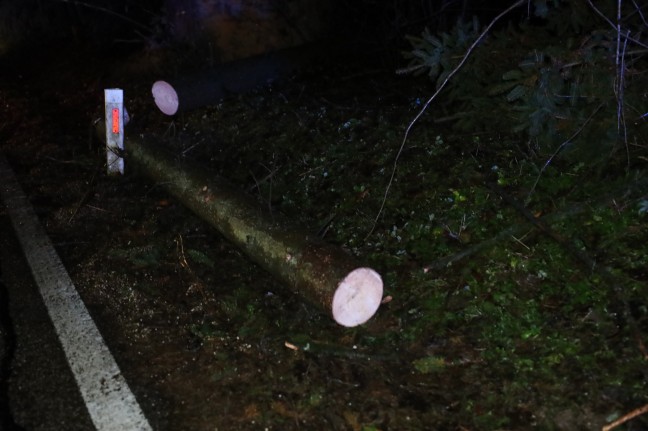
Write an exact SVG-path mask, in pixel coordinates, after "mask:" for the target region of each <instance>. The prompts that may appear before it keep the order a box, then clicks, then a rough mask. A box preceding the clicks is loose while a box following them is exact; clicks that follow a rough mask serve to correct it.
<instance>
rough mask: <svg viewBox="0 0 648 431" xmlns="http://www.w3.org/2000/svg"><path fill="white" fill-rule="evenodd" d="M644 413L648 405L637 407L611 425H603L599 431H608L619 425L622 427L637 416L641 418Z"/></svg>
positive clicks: (646, 411)
mask: <svg viewBox="0 0 648 431" xmlns="http://www.w3.org/2000/svg"><path fill="white" fill-rule="evenodd" d="M644 413H648V404H645V405H644V406H643V407H639V408H637V409H634V410H633V411H631V412H630V413H628V414H626V415H624V416H622V417H620V418H619V419H617V420H615V421H614V422H612V423H611V424H608V425H605V426H604V427H603V428H601V431H610V430H612V429H614V428H616V427H618V426H619V425H622V424H624V423H626V422H628V421H629V420H630V419H634V418H636V417H637V416H641V415H642V414H644Z"/></svg>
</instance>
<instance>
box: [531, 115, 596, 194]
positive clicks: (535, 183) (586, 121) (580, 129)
mask: <svg viewBox="0 0 648 431" xmlns="http://www.w3.org/2000/svg"><path fill="white" fill-rule="evenodd" d="M602 107H603V103H601V104H600V105H599V106H597V107H596V109H595V110H594V112H592V114H591V115H590V116H589V117H587V119H586V120H585V122H584V123H583V124H581V126H580V127H579V128H578V130H576V131H575V132H574V133H573V134H572V135H571V136H570V137H569V138H567V140H565V141H564V142H563V143H562V144H560V145H559V146H558V148H556V151H554V152H553V154H552V155H551V156H550V157H549V158H548V159H547V161H546V162H545V164H544V165H543V166H542V169H540V172H538V177H537V178H536V180H535V182H534V183H533V186H531V190H529V193H528V194H527V197H526V199H525V202H527V203H528V202H529V199H531V195H532V194H533V192H534V191H535V188H536V186H537V185H538V181H540V177H541V176H542V174H543V173H544V171H545V169H547V166H549V164H550V163H551V162H552V161H553V159H555V158H556V156H557V155H558V154H559V153H560V152H561V151H562V150H563V148H565V147H566V146H567V144H569V143H570V142H571V141H573V140H574V139H575V138H576V136H578V135H579V134H580V133H581V132H582V131H583V129H584V128H585V126H586V125H587V124H588V123H589V122H590V121H591V120H592V118H594V115H596V113H597V112H598V111H599V110H600V109H601V108H602Z"/></svg>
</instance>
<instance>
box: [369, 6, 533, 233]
mask: <svg viewBox="0 0 648 431" xmlns="http://www.w3.org/2000/svg"><path fill="white" fill-rule="evenodd" d="M527 1H528V0H518V1H516V2H515V3H513V4H512V5H511V6H509V7H508V9H506V10H505V11H504V12H502V13H500V14H499V15H497V16H496V17H495V18H493V20H492V21H491V22H490V24H488V26H487V27H486V28H485V29H484V31H482V32H481V34H480V35H479V36H478V37H477V39H475V41H474V42H473V43H472V45H470V47H469V48H468V50H467V51H466V53H465V54H464V56H463V58H462V59H461V61H460V62H459V64H457V66H455V68H454V69H452V70H451V71H450V73H448V75H447V76H446V77H445V79H444V80H443V82H442V83H441V85H439V87H438V88H437V90H436V91H435V92H434V94H432V96H430V98H429V99H428V100H427V101H426V102H425V104H424V105H423V107H422V108H421V110H420V111H419V112H418V114H416V116H415V117H414V119H412V121H410V123H409V125H408V126H407V129H406V130H405V135H404V136H403V141H402V142H401V145H400V148H399V149H398V152H397V153H396V158H395V159H394V165H393V167H392V172H391V176H390V178H389V182H388V183H387V187H386V188H385V194H384V196H383V200H382V202H381V204H380V209H379V210H378V214H376V218H375V219H374V222H373V225H372V226H371V229H370V230H369V233H368V234H367V236H366V237H365V239H367V238H369V236H370V235H371V234H372V233H373V231H374V229H375V228H376V225H377V224H378V219H380V215H381V214H382V211H383V209H384V208H385V203H386V202H387V195H388V194H389V189H390V188H391V185H392V183H393V182H394V177H395V175H396V167H397V166H398V160H399V158H400V155H401V153H402V152H403V148H405V143H406V142H407V138H408V136H409V133H410V130H412V127H414V124H416V123H417V122H418V120H419V118H421V116H422V115H423V113H424V112H425V111H426V110H427V108H428V106H430V103H432V101H433V100H434V99H436V98H437V96H438V95H439V93H441V90H443V89H444V88H445V86H446V84H447V83H448V81H450V79H452V78H453V77H454V76H455V75H456V74H457V72H459V70H460V69H461V68H462V67H463V65H464V64H465V63H466V61H467V60H468V58H469V57H470V55H471V54H472V52H473V51H474V49H475V48H476V47H477V45H478V44H479V43H480V42H481V41H482V39H484V37H485V36H486V35H487V34H488V32H489V31H490V29H491V28H492V27H493V25H495V23H496V22H497V21H499V20H500V19H501V18H502V17H503V16H504V15H506V14H508V13H509V12H511V11H512V10H513V9H515V8H517V7H519V6H521V5H523V4H524V3H525V2H527Z"/></svg>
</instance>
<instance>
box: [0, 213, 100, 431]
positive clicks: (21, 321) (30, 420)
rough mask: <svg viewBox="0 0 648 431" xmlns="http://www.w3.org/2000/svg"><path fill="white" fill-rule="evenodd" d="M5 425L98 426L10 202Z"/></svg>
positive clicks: (1, 335)
mask: <svg viewBox="0 0 648 431" xmlns="http://www.w3.org/2000/svg"><path fill="white" fill-rule="evenodd" d="M0 205H2V204H0ZM0 429H2V430H3V431H4V430H7V431H10V430H21V429H25V430H29V431H32V430H33V431H48V430H57V431H59V430H69V431H72V430H79V431H81V430H94V426H93V424H92V422H91V420H90V417H89V415H88V411H87V409H86V406H85V403H84V402H83V399H82V398H81V394H80V393H79V389H78V387H77V385H76V383H75V381H74V377H73V375H72V372H71V371H70V368H69V366H68V363H67V360H66V358H65V355H64V353H63V350H62V347H61V345H60V343H59V341H58V338H57V336H56V333H55V331H54V327H53V326H52V322H51V320H50V318H49V315H48V314H47V310H46V308H45V305H44V303H43V300H42V298H41V295H40V293H39V292H38V289H37V287H36V285H35V283H34V281H33V278H32V275H31V272H30V269H29V267H28V265H27V262H26V261H25V258H24V257H23V252H22V250H21V248H20V245H19V244H18V242H17V239H16V237H15V235H14V232H13V229H12V228H11V224H10V222H9V217H8V216H7V214H6V212H5V209H4V207H0Z"/></svg>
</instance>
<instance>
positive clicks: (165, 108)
mask: <svg viewBox="0 0 648 431" xmlns="http://www.w3.org/2000/svg"><path fill="white" fill-rule="evenodd" d="M151 92H152V93H153V99H155V104H156V105H157V107H158V108H159V109H160V111H162V112H163V113H165V114H166V115H174V114H175V113H176V112H178V106H179V105H180V103H179V102H178V93H177V92H176V91H175V89H174V88H173V86H172V85H171V84H169V83H168V82H166V81H156V82H155V83H154V84H153V88H152V89H151Z"/></svg>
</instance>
